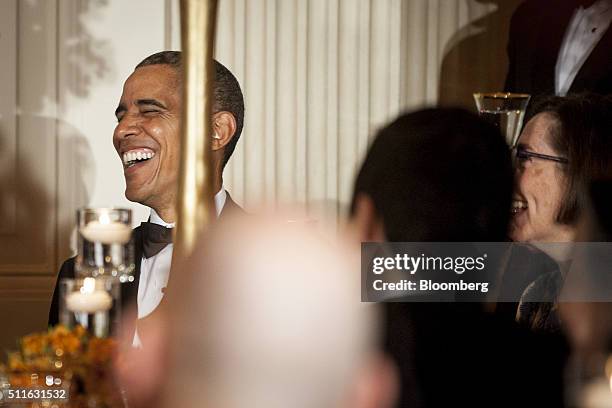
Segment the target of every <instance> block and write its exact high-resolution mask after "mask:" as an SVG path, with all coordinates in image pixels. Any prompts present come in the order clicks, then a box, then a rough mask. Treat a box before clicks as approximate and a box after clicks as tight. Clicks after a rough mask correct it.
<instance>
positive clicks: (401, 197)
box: [352, 109, 512, 242]
mask: <svg viewBox="0 0 612 408" xmlns="http://www.w3.org/2000/svg"><path fill="white" fill-rule="evenodd" d="M511 185H512V167H511V162H510V155H509V153H508V148H507V146H506V143H505V142H504V139H503V137H502V136H501V134H500V133H499V131H498V130H497V129H496V128H495V127H493V126H492V125H490V124H488V123H486V122H484V121H483V120H481V119H480V118H478V116H476V115H475V114H472V113H469V112H467V111H465V110H462V109H425V110H421V111H417V112H414V113H409V114H404V115H402V116H400V117H399V118H398V119H396V120H395V121H394V122H393V123H391V124H390V125H388V126H387V127H385V128H384V129H382V130H381V131H380V132H379V133H378V135H377V136H376V139H375V140H374V143H373V144H372V146H371V147H370V150H369V151H368V154H367V156H366V158H365V161H364V162H363V165H362V166H361V170H360V171H359V175H358V177H357V182H356V183H355V190H354V195H353V204H352V216H353V220H354V221H355V224H356V225H357V227H358V229H359V234H360V235H361V239H362V241H380V240H387V241H400V242H401V241H411V242H417V241H502V240H504V237H505V235H506V231H507V227H508V217H509V210H510V198H511Z"/></svg>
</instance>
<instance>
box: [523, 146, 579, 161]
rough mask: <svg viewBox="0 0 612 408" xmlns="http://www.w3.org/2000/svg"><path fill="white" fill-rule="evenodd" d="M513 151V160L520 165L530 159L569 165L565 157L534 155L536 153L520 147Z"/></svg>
mask: <svg viewBox="0 0 612 408" xmlns="http://www.w3.org/2000/svg"><path fill="white" fill-rule="evenodd" d="M513 150H514V159H515V160H516V162H518V163H522V162H524V161H525V160H529V159H531V158H536V159H542V160H548V161H554V162H557V163H563V164H567V163H569V160H567V159H566V158H565V157H559V156H550V155H548V154H542V153H536V152H532V151H529V150H526V149H525V148H523V147H520V146H517V147H514V148H513Z"/></svg>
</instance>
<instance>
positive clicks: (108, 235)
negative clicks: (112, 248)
mask: <svg viewBox="0 0 612 408" xmlns="http://www.w3.org/2000/svg"><path fill="white" fill-rule="evenodd" d="M80 232H81V235H83V238H85V239H86V240H88V241H91V242H100V243H102V244H127V243H128V242H129V241H130V237H131V235H132V229H131V228H130V226H129V225H126V224H122V223H120V222H114V221H111V220H110V218H109V217H108V214H101V215H100V219H99V220H94V221H91V222H89V223H87V225H85V226H84V227H82V228H81V230H80Z"/></svg>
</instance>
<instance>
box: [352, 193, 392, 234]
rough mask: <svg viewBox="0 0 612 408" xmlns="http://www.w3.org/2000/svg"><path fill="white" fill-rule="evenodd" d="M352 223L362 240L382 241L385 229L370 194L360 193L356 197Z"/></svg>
mask: <svg viewBox="0 0 612 408" xmlns="http://www.w3.org/2000/svg"><path fill="white" fill-rule="evenodd" d="M352 224H353V226H354V227H355V230H356V232H357V235H358V237H359V240H360V241H361V242H382V241H384V240H385V229H384V226H383V223H382V221H381V220H380V219H379V217H378V214H377V213H376V208H375V207H374V201H372V199H371V198H370V196H368V195H366V194H363V193H360V194H359V195H358V196H357V198H356V199H355V211H354V213H353V220H352Z"/></svg>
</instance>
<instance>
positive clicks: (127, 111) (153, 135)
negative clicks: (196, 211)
mask: <svg viewBox="0 0 612 408" xmlns="http://www.w3.org/2000/svg"><path fill="white" fill-rule="evenodd" d="M116 116H117V120H118V122H119V123H118V124H117V127H116V128H115V132H114V133H113V144H114V146H115V149H116V150H117V153H119V157H120V158H121V160H122V162H123V171H124V176H125V183H126V188H125V196H126V198H127V199H128V200H130V201H134V202H138V203H141V204H144V205H146V206H148V207H151V208H153V209H156V210H157V211H160V210H161V209H163V208H169V207H170V206H172V205H173V203H174V197H175V194H176V188H177V182H178V169H179V150H180V145H179V143H180V139H179V137H180V135H179V133H180V131H179V121H180V116H181V97H180V86H179V79H178V77H177V74H176V72H175V71H174V69H173V68H172V67H170V66H168V65H161V64H160V65H149V66H145V67H142V68H138V69H136V70H135V71H134V72H133V73H132V75H130V77H129V78H128V79H127V81H125V84H124V85H123V94H122V95H121V100H120V101H119V106H118V107H117V111H116Z"/></svg>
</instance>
